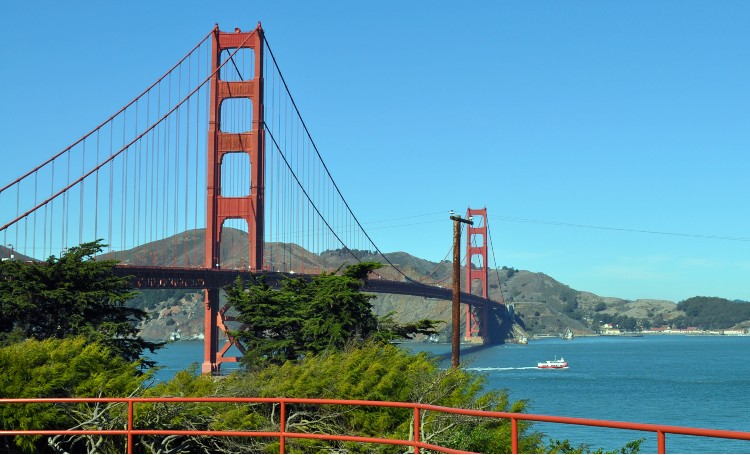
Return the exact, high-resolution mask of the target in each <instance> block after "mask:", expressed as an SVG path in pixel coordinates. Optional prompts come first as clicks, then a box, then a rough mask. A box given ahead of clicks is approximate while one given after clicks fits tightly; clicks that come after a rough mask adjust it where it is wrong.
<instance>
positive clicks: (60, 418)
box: [0, 337, 151, 452]
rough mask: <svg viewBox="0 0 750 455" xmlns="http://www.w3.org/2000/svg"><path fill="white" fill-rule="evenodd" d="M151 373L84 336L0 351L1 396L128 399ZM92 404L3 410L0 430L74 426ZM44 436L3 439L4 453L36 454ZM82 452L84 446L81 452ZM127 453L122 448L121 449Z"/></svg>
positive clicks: (0, 447) (30, 342) (32, 342)
mask: <svg viewBox="0 0 750 455" xmlns="http://www.w3.org/2000/svg"><path fill="white" fill-rule="evenodd" d="M150 377H151V373H150V372H148V373H145V374H144V373H139V362H127V361H126V360H124V359H123V358H121V357H119V356H116V355H113V354H112V351H111V350H110V349H109V348H108V347H106V346H103V345H101V344H98V343H88V342H87V341H86V340H85V339H84V338H83V337H77V338H67V339H62V340H60V339H54V338H50V339H47V340H44V341H37V340H33V339H30V340H26V341H24V342H21V343H16V344H12V345H9V346H5V347H2V348H0V397H2V398H37V397H45V398H64V397H99V396H104V397H123V396H128V395H130V394H132V393H133V392H134V391H136V390H138V389H139V388H140V387H141V386H142V385H143V384H144V382H145V381H147V380H148V379H149V378H150ZM86 408H87V405H82V404H78V405H72V404H71V405H64V406H63V405H61V404H33V405H15V406H3V407H0V428H2V429H4V430H6V429H8V430H9V429H22V430H27V429H54V428H67V427H71V426H73V425H75V423H76V421H75V419H74V416H75V415H77V414H79V413H82V412H84V411H83V410H84V409H86ZM41 447H44V444H43V443H42V440H41V439H40V438H39V437H17V438H15V439H14V440H10V439H7V438H6V439H2V440H0V450H2V451H11V452H13V451H29V452H36V451H39V450H40V449H41ZM77 449H78V450H73V451H74V452H75V451H81V447H77ZM120 450H122V449H120Z"/></svg>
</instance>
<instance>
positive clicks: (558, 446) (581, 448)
mask: <svg viewBox="0 0 750 455" xmlns="http://www.w3.org/2000/svg"><path fill="white" fill-rule="evenodd" d="M645 440H646V438H641V439H636V440H634V441H630V442H628V443H627V444H625V445H624V446H622V447H621V448H620V449H619V450H615V451H612V452H604V449H601V448H599V449H597V450H595V451H593V452H592V451H591V446H590V445H588V444H581V445H578V446H574V445H573V444H571V442H570V441H568V440H567V439H565V440H563V441H560V440H557V439H555V440H552V439H550V442H549V446H548V447H547V450H546V453H640V451H641V444H643V441H645Z"/></svg>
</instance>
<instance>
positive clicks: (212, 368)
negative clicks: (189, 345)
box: [201, 289, 219, 374]
mask: <svg viewBox="0 0 750 455" xmlns="http://www.w3.org/2000/svg"><path fill="white" fill-rule="evenodd" d="M203 301H204V303H205V316H204V322H203V365H202V366H201V373H203V374H216V373H218V372H219V364H218V362H217V361H216V360H217V359H216V357H217V355H216V354H217V352H218V350H219V333H218V324H217V315H218V307H219V290H218V289H204V290H203Z"/></svg>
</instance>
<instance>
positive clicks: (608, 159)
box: [0, 0, 750, 301]
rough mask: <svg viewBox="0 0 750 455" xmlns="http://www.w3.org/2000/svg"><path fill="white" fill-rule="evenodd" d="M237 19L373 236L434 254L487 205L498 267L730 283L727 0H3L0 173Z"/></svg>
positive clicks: (740, 33)
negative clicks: (252, 33)
mask: <svg viewBox="0 0 750 455" xmlns="http://www.w3.org/2000/svg"><path fill="white" fill-rule="evenodd" d="M258 21H261V22H262V24H263V27H264V29H265V31H266V37H267V39H268V41H269V43H270V45H271V47H272V49H273V51H274V53H275V55H276V57H277V59H278V60H279V65H280V67H281V69H282V71H283V72H284V75H285V77H286V79H287V82H288V83H289V85H290V88H291V90H292V94H293V95H294V97H295V99H296V101H297V104H298V105H299V107H300V110H301V112H302V115H303V117H304V119H305V122H306V123H307V125H308V127H309V128H310V130H311V132H312V134H313V137H314V140H315V142H316V143H317V145H318V148H319V149H320V151H321V153H322V155H323V157H324V159H325V160H326V162H327V164H328V166H329V168H330V169H331V172H332V174H333V175H334V178H335V179H336V181H337V183H338V184H339V186H340V188H341V190H342V192H343V194H344V195H345V197H346V198H347V200H348V202H349V204H350V206H351V207H352V208H353V210H354V211H355V214H356V215H357V216H358V218H359V219H360V221H361V222H362V223H363V224H364V225H365V228H366V229H368V231H369V233H370V235H371V237H373V239H374V240H375V242H376V243H377V244H378V246H379V247H380V248H381V250H383V251H385V252H391V251H407V252H409V253H411V254H414V255H416V256H419V257H423V258H425V259H430V260H433V261H439V260H441V259H443V258H444V257H445V255H446V253H447V252H448V250H449V248H450V243H451V234H452V225H451V222H450V221H449V219H448V211H449V210H450V209H453V210H456V211H458V212H461V213H463V212H464V211H465V209H466V208H467V207H469V206H471V207H474V208H480V207H487V209H488V213H489V226H490V233H491V238H492V246H493V249H494V253H495V256H496V258H495V261H494V263H496V264H497V265H498V266H503V265H507V266H511V267H515V268H518V269H526V270H530V271H534V272H544V273H546V274H548V275H550V276H552V277H554V278H555V279H557V280H559V281H561V282H563V283H565V284H567V285H569V286H571V287H573V288H575V289H578V290H584V291H591V292H594V293H596V294H599V295H602V296H615V297H622V298H627V299H636V298H656V299H668V300H673V301H679V300H683V299H686V298H688V297H692V296H695V295H708V296H720V297H726V298H730V299H745V300H750V279H748V275H749V273H750V211H749V210H748V204H747V196H748V193H749V191H748V190H749V189H750V185H749V184H748V180H749V177H750V176H749V175H748V170H749V169H750V166H749V164H750V163H749V159H750V158H749V157H748V151H750V27H748V24H750V2H745V1H729V0H725V1H718V2H713V1H688V0H679V1H653V0H649V1H628V2H622V1H619V2H615V1H602V0H596V1H573V2H560V1H482V2H445V1H434V0H432V1H401V0H399V1H391V0H385V1H383V0H381V1H377V2H351V1H326V2H310V1H298V2H292V1H268V2H258V1H248V0H243V1H215V2H209V1H205V0H203V1H192V0H183V1H179V2H178V1H174V2H167V1H152V0H149V1H143V0H130V1H127V2H110V1H101V0H100V1H89V0H86V1H77V2H59V1H24V2H21V1H15V2H5V3H4V4H3V7H2V9H1V13H0V30H2V33H3V37H2V39H1V40H0V156H2V161H3V169H2V176H3V177H2V178H0V180H2V181H1V182H0V183H1V184H6V183H8V182H10V181H11V180H12V179H14V178H16V177H18V176H20V175H21V174H22V173H23V172H25V171H27V170H29V169H30V168H32V167H33V166H36V165H37V164H39V163H40V162H42V161H43V160H45V159H47V158H49V157H50V156H51V155H52V154H53V153H56V152H58V151H59V150H61V149H62V148H63V147H64V146H66V145H68V144H70V143H71V142H73V141H74V140H75V139H77V138H79V137H80V136H81V135H82V134H83V133H85V132H87V131H89V130H90V129H91V128H93V127H94V126H96V125H97V124H98V123H100V122H101V121H103V120H104V119H106V118H107V117H109V115H111V114H112V113H114V111H116V110H117V109H119V108H120V107H122V106H123V105H124V104H125V103H126V102H128V101H130V100H131V99H132V98H133V97H134V96H135V95H137V94H138V93H140V92H141V90H142V89H144V88H145V87H146V86H148V85H149V84H150V83H152V82H153V81H154V80H155V79H156V78H157V77H158V76H160V75H161V74H163V73H164V71H166V70H167V69H168V68H169V67H171V65H172V64H173V63H175V62H176V60H177V59H178V58H180V57H182V56H183V55H184V54H185V53H186V52H187V51H188V50H189V49H190V48H191V47H192V46H193V45H194V44H195V43H197V42H198V41H199V40H200V39H201V38H203V36H205V35H206V34H207V33H208V32H209V31H210V30H211V28H212V27H213V26H214V24H215V23H218V24H219V25H220V27H221V28H222V29H224V30H232V29H234V28H235V27H240V28H241V29H243V30H249V29H252V28H254V27H255V26H256V24H257V23H258ZM490 265H494V264H493V261H492V260H491V261H490Z"/></svg>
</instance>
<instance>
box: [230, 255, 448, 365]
mask: <svg viewBox="0 0 750 455" xmlns="http://www.w3.org/2000/svg"><path fill="white" fill-rule="evenodd" d="M380 267H381V265H380V264H378V263H376V262H362V263H359V264H355V265H350V266H348V267H347V268H346V269H345V270H344V272H343V273H342V274H340V275H336V274H327V273H324V274H321V275H319V276H316V277H313V278H312V279H310V280H307V279H305V278H290V279H287V280H285V281H284V282H283V283H282V285H281V289H273V288H272V287H271V286H269V285H268V284H267V283H266V282H265V281H264V280H263V279H262V277H261V278H259V279H258V280H256V282H255V283H254V284H250V285H247V284H246V283H243V282H242V281H241V280H240V279H239V278H238V279H237V281H235V283H234V285H233V286H232V287H230V288H229V289H227V300H228V302H229V303H230V304H232V305H233V307H234V308H235V309H236V310H237V311H238V313H239V316H237V320H238V321H240V322H242V323H244V324H245V328H244V329H241V330H238V331H235V332H233V335H234V336H236V337H237V338H238V339H239V340H241V341H242V342H243V343H244V344H245V346H246V347H247V349H248V352H247V354H246V355H245V356H244V357H243V359H242V361H243V363H244V364H245V365H246V366H253V367H257V366H262V365H264V364H266V363H275V364H282V363H284V362H286V361H289V360H297V359H299V358H301V357H303V356H304V355H309V354H318V353H321V352H324V351H325V350H327V349H342V348H343V347H345V346H346V345H348V344H349V343H352V342H362V341H364V340H367V339H369V338H371V337H376V338H377V339H379V340H381V341H391V340H393V339H395V338H408V337H410V336H411V335H413V334H415V333H432V331H433V328H434V325H435V323H436V321H420V322H417V323H414V324H410V325H399V324H397V323H395V322H394V321H393V319H392V317H391V315H387V316H386V317H384V318H382V319H380V320H379V319H378V318H377V316H376V315H375V314H374V313H373V311H372V304H371V303H370V301H371V300H372V299H373V298H374V297H375V296H374V295H372V294H365V293H363V292H361V289H362V286H363V285H364V284H365V282H366V280H367V276H368V274H369V273H370V272H372V271H373V270H375V269H377V268H380Z"/></svg>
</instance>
